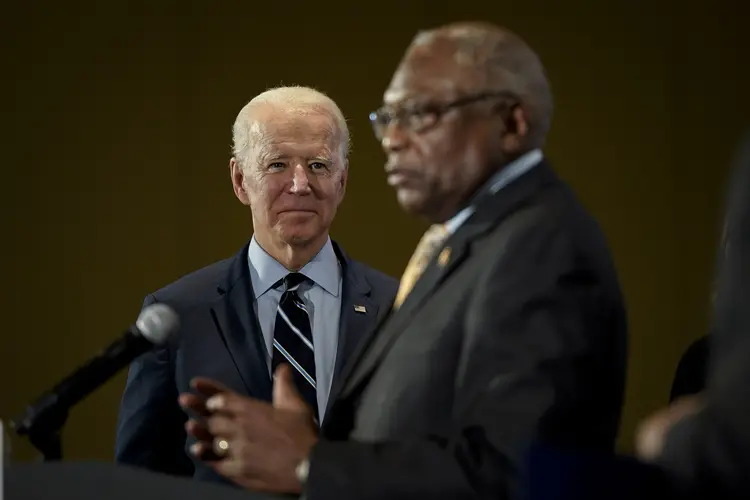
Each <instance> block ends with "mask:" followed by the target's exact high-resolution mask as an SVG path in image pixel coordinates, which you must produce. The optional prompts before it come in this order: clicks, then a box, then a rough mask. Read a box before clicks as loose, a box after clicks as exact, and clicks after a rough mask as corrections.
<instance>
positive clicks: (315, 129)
mask: <svg viewBox="0 0 750 500" xmlns="http://www.w3.org/2000/svg"><path fill="white" fill-rule="evenodd" d="M253 128H254V129H255V130H254V132H255V135H256V141H257V144H258V146H259V150H260V153H261V155H263V156H297V155H299V156H307V157H322V156H330V154H331V151H332V150H333V149H334V148H335V147H336V142H337V141H338V135H337V133H336V127H335V123H334V122H333V120H331V119H328V118H327V117H325V116H324V115H322V116H318V115H299V116H289V115H287V116H275V117H268V119H266V120H263V121H258V122H256V124H254V127H253Z"/></svg>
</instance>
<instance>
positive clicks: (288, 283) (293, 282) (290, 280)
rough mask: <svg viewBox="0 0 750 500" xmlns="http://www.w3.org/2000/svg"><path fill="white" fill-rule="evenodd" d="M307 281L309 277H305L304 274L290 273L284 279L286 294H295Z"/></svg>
mask: <svg viewBox="0 0 750 500" xmlns="http://www.w3.org/2000/svg"><path fill="white" fill-rule="evenodd" d="M305 280H307V276H305V275H304V274H302V273H289V274H287V275H286V276H285V277H284V291H285V292H293V291H294V290H296V289H297V287H298V286H299V285H301V284H302V283H303V282H304V281H305Z"/></svg>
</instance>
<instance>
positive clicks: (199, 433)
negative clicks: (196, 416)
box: [185, 419, 214, 442]
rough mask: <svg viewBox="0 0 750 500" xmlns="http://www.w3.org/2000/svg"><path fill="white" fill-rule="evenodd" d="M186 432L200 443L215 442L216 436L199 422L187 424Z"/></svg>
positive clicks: (190, 421)
mask: <svg viewBox="0 0 750 500" xmlns="http://www.w3.org/2000/svg"><path fill="white" fill-rule="evenodd" d="M185 432H187V433H188V435H190V436H193V437H194V438H195V439H197V440H198V441H206V442H210V441H213V439H214V436H213V435H212V434H211V432H210V431H209V430H208V427H206V425H205V424H203V423H201V422H198V421H197V420H192V419H191V420H188V421H187V422H185Z"/></svg>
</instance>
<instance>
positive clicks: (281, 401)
mask: <svg viewBox="0 0 750 500" xmlns="http://www.w3.org/2000/svg"><path fill="white" fill-rule="evenodd" d="M273 406H274V408H278V409H281V410H290V411H302V412H306V413H310V412H311V410H310V407H309V406H308V404H307V403H306V402H305V400H304V399H302V396H301V395H300V393H299V391H297V387H296V386H295V385H294V378H293V376H292V368H291V367H290V366H289V365H287V364H281V365H279V367H278V368H276V371H275V372H274V376H273Z"/></svg>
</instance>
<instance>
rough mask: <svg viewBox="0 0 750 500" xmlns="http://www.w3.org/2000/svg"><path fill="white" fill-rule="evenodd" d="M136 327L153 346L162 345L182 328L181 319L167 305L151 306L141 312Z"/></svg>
mask: <svg viewBox="0 0 750 500" xmlns="http://www.w3.org/2000/svg"><path fill="white" fill-rule="evenodd" d="M135 326H136V328H137V329H138V331H139V332H140V334H141V335H143V337H145V338H146V340H148V341H149V342H151V343H152V344H157V345H158V344H162V343H164V342H166V340H167V339H168V338H169V337H170V335H172V334H173V333H174V332H176V331H177V329H178V328H179V327H180V317H179V316H178V315H177V313H176V312H175V311H174V309H172V308H171V307H169V306H168V305H166V304H158V303H157V304H151V305H150V306H146V307H144V308H143V310H142V311H141V314H140V315H139V316H138V319H137V320H136V322H135Z"/></svg>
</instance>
